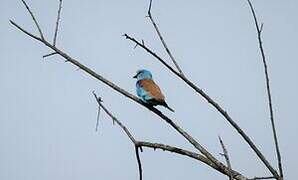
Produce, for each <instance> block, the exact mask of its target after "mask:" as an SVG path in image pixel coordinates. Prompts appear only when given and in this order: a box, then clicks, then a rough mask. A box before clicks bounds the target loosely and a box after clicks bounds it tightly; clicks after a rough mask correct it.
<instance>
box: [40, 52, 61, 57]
mask: <svg viewBox="0 0 298 180" xmlns="http://www.w3.org/2000/svg"><path fill="white" fill-rule="evenodd" d="M55 54H58V53H57V52H52V53H50V54H46V55H43V56H42V57H43V58H46V57H50V56H53V55H55Z"/></svg>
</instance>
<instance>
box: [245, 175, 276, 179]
mask: <svg viewBox="0 0 298 180" xmlns="http://www.w3.org/2000/svg"><path fill="white" fill-rule="evenodd" d="M257 179H276V178H275V177H274V176H268V177H254V178H251V179H248V180H257Z"/></svg>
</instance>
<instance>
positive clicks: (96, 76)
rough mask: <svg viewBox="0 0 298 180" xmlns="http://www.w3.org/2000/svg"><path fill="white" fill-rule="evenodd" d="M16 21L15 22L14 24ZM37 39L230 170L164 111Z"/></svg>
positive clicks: (214, 161) (46, 42) (213, 160)
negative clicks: (140, 107) (140, 106)
mask: <svg viewBox="0 0 298 180" xmlns="http://www.w3.org/2000/svg"><path fill="white" fill-rule="evenodd" d="M14 24H15V23H13V25H14ZM16 27H17V28H18V29H20V30H21V31H22V32H24V33H25V34H30V33H29V32H27V31H26V30H24V29H23V28H21V27H20V26H18V25H17V26H16ZM30 36H33V35H30ZM36 40H38V41H40V42H41V43H43V44H44V45H45V46H47V47H49V48H50V49H52V50H53V51H55V52H57V53H58V54H59V55H60V56H62V57H63V58H65V59H66V61H67V62H70V63H72V64H73V65H75V66H77V67H78V68H80V69H82V70H83V71H85V72H86V73H88V74H89V75H91V76H93V77H94V78H96V79H98V80H99V81H101V82H103V83H104V84H106V85H108V86H109V87H111V88H112V89H114V90H116V91H117V92H119V93H121V94H122V95H124V96H126V97H128V98H130V99H131V100H133V101H135V102H137V103H139V104H141V105H143V106H144V107H146V108H147V109H149V110H150V111H152V112H153V113H155V114H156V115H158V116H159V117H160V118H161V119H163V120H165V122H167V123H168V124H169V125H171V126H172V127H173V128H174V129H175V130H176V131H177V132H178V133H179V134H181V135H182V136H183V137H184V138H185V139H186V140H187V141H188V142H189V143H191V144H192V145H193V146H194V147H195V148H196V149H198V150H199V151H200V152H201V153H202V154H204V155H205V156H206V157H207V158H208V159H210V160H211V161H212V162H213V163H214V164H216V165H217V166H218V167H220V168H223V169H225V171H228V167H226V166H225V165H224V164H222V163H221V162H220V161H218V160H217V159H216V158H215V157H214V156H213V155H212V154H210V153H209V152H208V151H207V150H206V149H205V148H204V147H203V146H202V145H201V144H200V143H199V142H198V141H196V140H195V139H194V138H193V137H192V136H191V135H190V134H188V133H187V132H186V131H184V130H183V129H182V128H181V127H180V126H178V125H177V124H176V123H174V121H173V120H171V119H170V118H169V117H167V116H166V115H164V114H163V113H162V112H160V111H159V110H158V109H156V108H154V107H152V106H149V105H148V104H146V103H144V102H142V101H141V100H140V99H138V98H137V97H136V96H134V95H132V94H131V93H129V92H127V91H125V90H124V89H122V88H120V87H119V86H117V85H116V84H114V83H112V82H111V81H109V80H108V79H106V78H104V77H103V76H101V75H99V74H97V73H96V72H95V71H93V70H92V69H90V68H88V67H87V66H85V65H83V64H81V63H80V62H79V61H77V60H76V59H74V58H72V57H70V56H69V55H68V54H66V53H65V52H63V51H62V50H60V49H58V48H57V47H55V46H53V45H52V44H51V43H49V42H48V41H46V40H42V39H40V38H36Z"/></svg>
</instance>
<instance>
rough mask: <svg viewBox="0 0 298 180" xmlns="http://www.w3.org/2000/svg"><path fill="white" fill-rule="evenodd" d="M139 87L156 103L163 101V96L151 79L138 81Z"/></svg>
mask: <svg viewBox="0 0 298 180" xmlns="http://www.w3.org/2000/svg"><path fill="white" fill-rule="evenodd" d="M139 85H140V87H142V88H143V89H144V90H145V91H146V92H147V93H148V95H149V96H150V97H152V98H154V99H155V100H157V101H164V99H165V97H164V95H163V94H162V92H161V90H160V89H159V87H158V86H157V85H156V84H155V82H154V81H153V80H152V79H143V80H140V81H139Z"/></svg>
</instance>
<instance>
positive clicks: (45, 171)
mask: <svg viewBox="0 0 298 180" xmlns="http://www.w3.org/2000/svg"><path fill="white" fill-rule="evenodd" d="M0 2H1V6H0V25H1V26H0V39H1V43H0V52H1V53H0V82H1V90H0V92H1V93H0V98H1V101H0V147H1V148H0V159H1V161H0V179H3V180H4V179H5V180H52V179H57V180H59V179H64V180H70V179H71V180H81V179H107V180H108V179H109V180H119V179H138V176H139V175H138V167H137V163H136V159H135V152H134V147H133V145H132V143H131V142H130V141H129V139H128V138H127V137H126V135H124V133H123V132H122V130H121V129H120V128H118V127H117V126H113V125H112V123H111V120H110V119H109V118H108V116H107V115H105V114H104V113H103V112H102V113H101V116H100V127H99V132H95V123H96V114H97V104H96V102H95V100H94V97H93V95H92V91H93V90H95V91H96V92H97V93H98V94H99V95H100V96H101V97H102V98H103V100H104V104H105V105H106V106H107V107H108V108H109V109H110V110H111V111H112V112H113V113H114V115H115V116H117V117H118V118H119V120H121V121H122V122H123V123H124V124H126V126H127V127H128V128H129V129H130V130H131V132H132V133H133V134H134V135H135V137H136V138H137V139H138V140H146V141H152V142H159V143H165V144H170V145H175V146H179V147H183V148H186V149H189V150H194V148H193V147H192V146H191V145H189V144H188V143H187V142H186V141H185V140H184V139H183V138H182V137H181V136H180V135H179V134H178V133H177V132H175V131H174V130H173V129H171V128H170V127H169V126H168V125H167V124H166V123H164V122H163V121H161V120H160V119H159V118H158V117H157V116H156V115H154V114H152V113H151V112H150V111H148V110H147V109H145V108H143V107H141V106H139V105H138V104H136V103H134V102H132V101H131V100H129V99H127V98H126V97H124V96H122V95H120V94H119V93H117V92H115V91H113V90H111V89H110V88H109V87H107V86H106V85H104V84H103V83H101V82H99V81H97V80H95V79H94V78H92V77H90V76H89V75H86V74H85V73H84V72H82V71H80V70H79V71H77V70H76V67H74V66H73V65H71V64H69V63H65V62H64V61H63V59H62V58H61V57H59V56H52V57H50V58H47V59H43V58H42V56H43V55H45V54H47V53H49V52H50V51H49V49H47V48H46V47H44V46H43V45H42V44H40V43H38V42H37V41H35V40H32V39H31V38H28V37H27V36H25V35H24V34H22V33H21V32H19V31H18V30H16V28H14V27H13V26H12V25H10V24H9V19H13V20H15V22H17V23H18V24H20V25H21V26H22V27H24V28H26V29H27V30H29V31H31V32H34V33H36V34H37V30H36V28H35V26H34V23H33V22H32V20H31V18H30V16H29V14H28V13H27V12H26V9H25V8H24V7H23V5H22V3H21V1H18V0H0ZM253 3H254V5H255V9H256V13H257V15H258V18H259V21H260V22H264V30H263V41H264V48H265V53H266V57H267V58H268V67H269V73H270V80H271V81H270V82H271V88H272V98H273V106H274V113H275V118H276V126H277V130H278V132H277V133H278V137H279V141H280V148H281V153H282V160H283V165H284V174H285V177H286V178H285V179H295V178H296V171H297V156H296V155H297V147H298V141H297V138H298V131H297V130H298V123H297V105H296V102H297V100H298V95H297V92H298V82H297V77H298V71H297V68H298V62H297V58H298V54H297V47H298V46H297V45H298V44H297V43H298V36H297V32H298V21H297V17H298V9H297V8H298V1H297V0H286V1H278V0H270V1H269V0H259V1H256V0H255V1H253ZM28 4H29V5H30V6H31V7H32V11H33V12H34V13H35V15H36V17H37V19H38V21H39V22H40V25H41V27H42V29H43V31H44V35H45V36H46V38H47V39H49V40H50V41H52V38H53V31H54V25H55V20H56V13H57V8H58V0H51V1H50V0H47V1H41V0H30V1H29V0H28ZM147 7H148V1H147V0H126V1H119V0H118V1H116V0H100V1H80V0H72V1H67V0H64V1H63V9H62V14H61V18H62V19H61V26H60V29H59V35H58V39H57V41H58V42H57V46H58V47H59V48H61V49H63V50H65V51H66V52H67V53H69V54H70V55H71V56H72V57H74V58H77V59H78V60H79V61H80V62H81V63H83V64H85V65H87V66H89V67H91V68H92V69H94V70H95V71H96V72H98V73H99V74H101V75H103V76H104V77H106V78H108V79H109V80H111V81H112V82H114V83H116V84H118V85H119V86H121V87H122V88H124V89H126V90H127V91H129V92H131V93H135V79H132V76H133V75H134V74H135V72H136V70H138V69H140V68H146V69H149V70H151V71H152V73H153V77H154V80H155V81H156V83H158V84H159V86H160V87H161V89H162V90H163V92H164V94H165V96H166V98H167V102H168V104H169V105H170V106H171V107H173V108H174V109H175V113H172V112H170V111H168V110H167V109H164V108H163V107H158V108H159V109H160V110H161V111H163V112H164V113H165V114H167V115H169V116H170V117H172V118H174V119H175V121H176V122H177V123H178V124H179V125H180V126H181V127H183V128H184V129H185V130H186V131H188V132H189V133H190V134H192V135H193V137H194V138H196V139H197V140H198V141H199V142H200V143H201V144H203V145H204V146H205V147H206V148H207V149H208V150H209V151H210V152H212V153H213V154H214V155H215V156H216V157H217V158H218V159H220V160H222V161H224V159H223V157H221V156H220V155H219V153H220V152H221V151H222V150H221V148H220V145H219V142H218V139H217V136H218V135H221V137H222V138H223V140H224V142H225V144H226V146H227V148H228V151H229V154H230V159H231V163H232V167H234V168H235V169H236V170H237V171H239V172H241V173H242V174H243V175H245V176H248V177H253V176H265V175H269V173H268V171H267V170H266V169H265V168H264V165H263V164H262V162H261V161H260V160H258V159H257V157H256V155H255V154H254V153H253V152H252V150H250V149H249V147H248V145H247V144H246V143H245V142H244V141H243V140H242V139H241V137H240V136H239V135H238V134H237V133H236V131H235V130H234V129H233V128H232V127H231V126H230V125H229V124H228V123H227V122H226V120H225V119H224V118H223V117H222V116H221V115H220V114H219V113H218V112H217V111H216V110H215V109H214V108H213V107H212V106H210V105H209V104H208V103H207V102H206V101H205V100H204V99H203V98H202V97H200V96H199V95H197V94H196V93H195V92H194V91H193V90H191V89H190V88H189V87H187V86H186V85H185V84H184V83H183V82H182V81H181V80H179V79H178V78H177V77H175V76H173V75H172V74H171V72H169V71H168V70H167V69H165V68H164V67H163V66H162V65H161V64H160V63H159V62H157V61H156V60H155V59H154V58H152V57H151V56H150V55H148V54H147V53H146V52H144V51H143V50H142V49H141V48H136V49H133V47H134V44H133V43H131V42H129V41H128V40H126V39H125V38H124V37H122V36H121V35H122V34H124V33H128V34H130V35H132V36H134V37H135V38H137V39H139V40H141V39H143V40H144V41H145V44H146V45H148V46H149V47H151V48H152V49H153V50H154V51H155V52H157V53H158V54H159V55H160V56H162V57H164V58H165V59H166V60H167V61H168V62H169V63H171V62H170V61H169V58H168V57H167V54H166V53H165V51H164V49H163V48H162V45H161V43H160V41H159V39H158V37H157V36H156V33H155V31H154V29H153V26H152V24H150V21H149V19H147V18H145V16H146V12H147ZM152 13H153V16H154V17H155V20H156V22H157V23H158V25H159V27H160V30H161V32H162V34H163V35H164V38H165V40H166V41H167V43H168V46H169V48H170V49H171V50H172V52H173V55H174V56H175V57H176V59H177V61H178V63H179V64H180V66H181V68H182V70H183V71H184V72H185V75H186V76H187V77H189V79H191V80H192V81H193V82H194V83H195V84H196V85H198V86H199V87H201V88H202V89H203V90H204V91H205V92H207V94H208V95H210V96H211V97H212V98H213V99H214V100H216V101H217V102H218V103H219V104H220V105H221V106H222V107H224V109H225V110H226V111H228V113H229V114H230V115H231V116H232V118H234V120H235V121H236V122H237V123H238V124H239V125H240V126H241V127H242V128H243V129H244V130H245V132H247V134H248V135H249V136H250V137H251V138H252V139H253V140H254V142H255V143H256V144H257V146H258V147H259V148H260V149H261V151H262V152H263V153H264V154H265V156H266V158H267V159H268V160H269V161H270V162H271V163H272V164H273V165H274V167H276V165H277V163H276V158H275V151H274V145H273V141H272V133H271V129H270V121H269V111H268V108H267V96H266V89H265V82H264V72H263V65H262V61H261V56H260V52H259V49H258V44H257V36H256V31H255V27H254V22H253V19H252V15H251V12H250V10H249V7H248V4H247V2H246V1H245V0H226V1H222V0H199V1H198V0H191V1H187V2H186V1H173V0H171V1H170V0H164V1H154V2H153V9H152ZM141 159H142V165H143V176H144V180H152V179H155V180H166V179H172V180H178V179H198V178H199V179H213V180H220V179H226V177H224V176H223V175H221V174H220V173H218V172H217V171H215V170H213V169H211V168H209V167H207V166H205V165H204V164H202V163H200V162H198V161H195V160H192V159H188V158H186V157H183V156H179V155H175V154H172V153H167V152H162V151H160V150H157V151H153V150H151V149H146V148H145V149H144V152H143V153H141Z"/></svg>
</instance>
